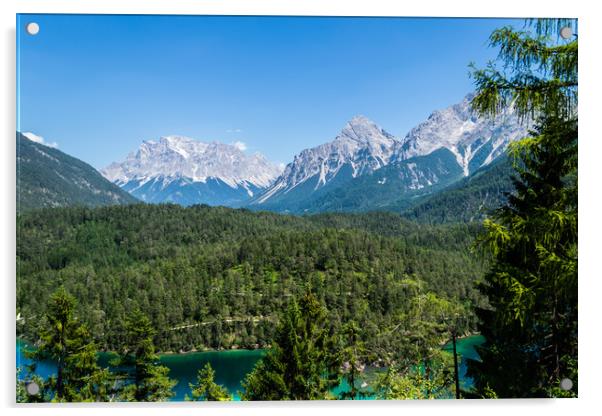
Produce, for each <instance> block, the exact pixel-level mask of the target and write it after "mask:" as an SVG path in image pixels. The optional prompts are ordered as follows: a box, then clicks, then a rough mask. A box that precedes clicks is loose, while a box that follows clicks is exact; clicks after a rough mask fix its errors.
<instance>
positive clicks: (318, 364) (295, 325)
mask: <svg viewBox="0 0 602 416" xmlns="http://www.w3.org/2000/svg"><path fill="white" fill-rule="evenodd" d="M335 346H336V345H335V342H334V340H333V338H332V337H331V335H330V334H329V332H328V328H327V327H326V311H325V309H324V307H323V306H322V305H321V304H320V302H319V301H318V300H317V299H316V298H315V297H314V296H313V295H312V294H311V293H307V294H306V295H304V296H303V297H302V298H301V300H300V301H299V302H297V301H296V300H293V301H291V302H290V304H289V306H288V308H287V310H286V312H285V314H284V315H283V316H282V318H281V322H280V324H279V326H278V329H277V332H276V336H275V339H274V341H273V344H272V348H271V349H270V351H269V352H268V353H267V354H266V356H265V357H264V358H263V359H262V360H260V361H259V362H258V364H257V365H256V366H255V368H254V369H253V371H252V372H251V373H250V374H249V375H247V377H246V379H245V381H244V382H243V388H244V390H245V391H244V392H243V394H242V398H243V400H323V399H325V398H327V397H329V391H330V389H331V388H332V387H334V386H336V385H338V382H339V374H338V373H339V371H340V370H339V368H340V362H339V361H338V359H337V357H336V355H337V354H336V351H335V350H334V347H335Z"/></svg>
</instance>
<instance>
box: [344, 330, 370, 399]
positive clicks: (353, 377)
mask: <svg viewBox="0 0 602 416" xmlns="http://www.w3.org/2000/svg"><path fill="white" fill-rule="evenodd" d="M360 334H361V332H360V328H359V327H358V325H357V323H356V322H355V321H350V322H348V323H347V324H345V326H344V327H343V330H342V337H343V342H344V343H345V346H344V347H343V348H342V352H341V356H342V357H341V359H342V361H343V368H342V373H343V378H344V379H345V380H347V384H349V390H348V391H344V392H342V393H341V394H340V398H341V399H343V400H347V399H350V400H355V399H357V398H358V397H360V398H361V397H365V396H366V391H365V390H363V388H362V385H363V382H362V379H361V376H362V374H363V372H364V369H365V363H364V360H365V359H366V356H367V354H368V352H367V350H366V346H365V344H364V342H363V341H362V340H361V339H360Z"/></svg>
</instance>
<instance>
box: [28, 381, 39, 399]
mask: <svg viewBox="0 0 602 416" xmlns="http://www.w3.org/2000/svg"><path fill="white" fill-rule="evenodd" d="M25 390H26V391H27V394H29V395H30V396H35V395H36V394H38V393H39V392H40V386H38V383H36V382H35V381H30V382H29V383H27V384H26V385H25Z"/></svg>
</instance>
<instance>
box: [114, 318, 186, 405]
mask: <svg viewBox="0 0 602 416" xmlns="http://www.w3.org/2000/svg"><path fill="white" fill-rule="evenodd" d="M125 332H126V339H125V344H124V346H123V347H122V350H121V352H120V359H119V361H118V363H117V366H118V367H121V368H126V369H127V371H126V373H125V374H124V375H123V376H122V377H123V379H124V380H125V383H124V385H123V386H122V388H121V391H120V395H119V398H120V399H121V400H124V401H138V402H153V401H165V400H167V399H169V398H170V397H172V396H173V395H174V392H173V390H172V389H173V387H174V386H175V385H176V383H177V381H174V380H171V379H170V378H169V376H168V373H169V369H168V368H167V367H165V366H162V365H160V364H158V363H157V362H158V361H159V356H158V355H157V354H156V353H155V345H154V343H153V337H154V336H155V329H154V328H153V326H152V324H151V322H150V320H149V319H148V317H147V316H146V315H144V314H143V313H142V312H140V311H139V310H135V311H134V312H132V313H131V315H130V316H129V318H128V319H127V321H126V322H125Z"/></svg>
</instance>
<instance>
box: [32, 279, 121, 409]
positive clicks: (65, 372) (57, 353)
mask: <svg viewBox="0 0 602 416" xmlns="http://www.w3.org/2000/svg"><path fill="white" fill-rule="evenodd" d="M74 311H75V298H73V296H71V295H70V294H69V293H67V291H65V289H64V288H62V287H61V288H59V289H58V290H57V291H56V292H55V293H53V294H52V296H51V297H50V300H49V302H48V309H47V311H46V314H45V317H44V320H43V324H42V328H43V329H42V331H41V334H40V345H39V346H38V348H37V350H36V351H35V352H29V353H28V355H29V357H30V358H31V359H33V360H34V361H40V360H43V359H51V360H54V361H55V362H56V363H57V371H56V375H55V376H52V377H50V378H49V379H48V380H46V381H45V382H43V383H41V384H39V385H40V386H41V391H42V392H43V393H41V397H48V398H49V399H52V400H53V401H59V402H61V401H69V402H70V401H105V400H107V398H108V389H109V383H110V381H109V374H108V371H107V370H106V369H101V368H100V366H99V365H98V363H97V356H96V354H97V347H96V344H95V343H94V341H92V340H91V339H92V336H91V334H90V333H89V331H88V329H87V327H86V326H85V324H82V323H80V322H79V321H78V320H77V319H76V318H75V316H74ZM31 372H33V371H31ZM38 381H39V380H38Z"/></svg>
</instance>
